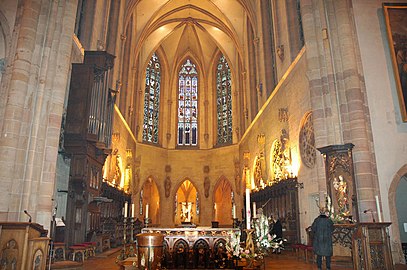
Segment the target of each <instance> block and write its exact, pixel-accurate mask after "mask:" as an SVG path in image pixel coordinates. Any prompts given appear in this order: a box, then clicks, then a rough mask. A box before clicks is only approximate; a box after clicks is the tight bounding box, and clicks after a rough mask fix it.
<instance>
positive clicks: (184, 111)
mask: <svg viewBox="0 0 407 270" xmlns="http://www.w3.org/2000/svg"><path fill="white" fill-rule="evenodd" d="M177 93H178V98H177V100H178V104H177V118H178V125H177V130H178V132H177V145H179V146H197V145H198V111H199V73H198V70H197V67H196V65H195V63H194V62H193V61H191V59H190V58H187V59H186V60H185V62H184V63H183V64H182V65H181V67H180V69H179V72H178V92H177Z"/></svg>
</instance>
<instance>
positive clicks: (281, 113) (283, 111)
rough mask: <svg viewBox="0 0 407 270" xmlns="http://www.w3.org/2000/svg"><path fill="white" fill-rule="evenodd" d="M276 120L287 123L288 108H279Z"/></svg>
mask: <svg viewBox="0 0 407 270" xmlns="http://www.w3.org/2000/svg"><path fill="white" fill-rule="evenodd" d="M278 120H279V121H280V122H287V121H288V108H279V109H278Z"/></svg>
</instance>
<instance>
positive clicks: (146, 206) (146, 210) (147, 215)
mask: <svg viewBox="0 0 407 270" xmlns="http://www.w3.org/2000/svg"><path fill="white" fill-rule="evenodd" d="M146 218H148V204H146Z"/></svg>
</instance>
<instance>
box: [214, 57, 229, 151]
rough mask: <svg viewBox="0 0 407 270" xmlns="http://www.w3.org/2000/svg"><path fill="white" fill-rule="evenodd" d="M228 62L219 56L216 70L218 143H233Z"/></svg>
mask: <svg viewBox="0 0 407 270" xmlns="http://www.w3.org/2000/svg"><path fill="white" fill-rule="evenodd" d="M231 82H232V80H231V75H230V68H229V65H228V62H227V61H226V58H225V56H223V55H222V56H221V57H220V58H219V62H218V66H217V72H216V108H217V122H218V138H217V143H218V144H220V145H221V144H229V143H232V135H233V132H232V86H231Z"/></svg>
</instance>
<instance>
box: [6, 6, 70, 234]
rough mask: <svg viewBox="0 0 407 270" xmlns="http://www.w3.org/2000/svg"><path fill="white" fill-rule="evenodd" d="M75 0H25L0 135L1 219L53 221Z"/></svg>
mask: <svg viewBox="0 0 407 270" xmlns="http://www.w3.org/2000/svg"><path fill="white" fill-rule="evenodd" d="M76 5H77V0H61V1H47V0H31V1H30V0H26V1H22V3H21V5H19V7H18V10H17V11H16V13H17V15H18V14H21V16H20V17H17V19H16V24H15V25H14V31H15V33H16V35H15V41H13V42H15V43H16V46H15V48H16V49H15V52H11V53H10V55H14V57H13V58H11V59H10V61H11V65H10V69H11V71H10V73H11V79H10V84H9V86H8V88H9V91H8V93H9V95H8V99H7V102H6V105H5V114H4V116H5V117H4V119H3V123H2V126H3V130H2V132H1V137H0V155H1V159H2V162H1V163H0V172H1V173H0V182H1V183H2V184H1V187H0V189H1V192H2V194H4V196H2V198H0V205H1V206H0V219H2V220H8V221H26V220H28V218H27V217H26V216H25V215H24V212H23V211H24V210H27V211H28V212H29V213H30V214H31V215H32V217H33V222H37V223H40V224H42V225H44V226H45V227H48V226H49V223H50V219H51V213H52V211H53V202H52V197H53V190H54V181H55V167H56V160H57V153H58V142H59V130H60V127H61V118H62V112H63V104H64V99H65V92H66V90H67V82H68V73H69V67H70V55H71V50H72V34H73V28H74V22H75V16H76Z"/></svg>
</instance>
